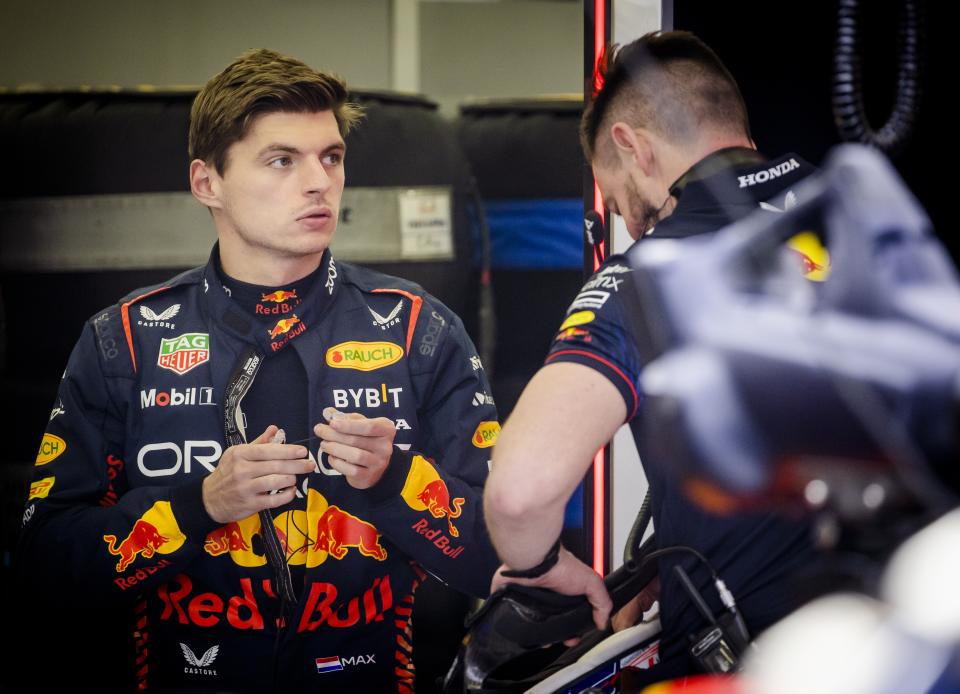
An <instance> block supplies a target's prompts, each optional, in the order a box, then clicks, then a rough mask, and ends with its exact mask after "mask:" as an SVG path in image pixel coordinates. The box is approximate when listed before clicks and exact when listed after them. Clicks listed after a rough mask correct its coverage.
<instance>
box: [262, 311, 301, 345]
mask: <svg viewBox="0 0 960 694" xmlns="http://www.w3.org/2000/svg"><path fill="white" fill-rule="evenodd" d="M299 322H300V319H299V318H297V314H296V313H294V314H293V315H292V316H290V317H289V318H281V319H280V320H278V321H277V324H276V325H275V326H273V328H272V329H271V330H269V331H267V332H269V333H270V337H271V338H272V339H274V340H276V339H277V338H278V337H280V336H281V335H286V334H287V333H288V332H290V330H291V329H292V328H293V326H295V325H296V324H297V323H299Z"/></svg>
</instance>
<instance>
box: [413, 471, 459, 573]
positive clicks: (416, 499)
mask: <svg viewBox="0 0 960 694" xmlns="http://www.w3.org/2000/svg"><path fill="white" fill-rule="evenodd" d="M400 496H401V497H402V498H403V500H404V501H405V502H406V503H407V506H409V507H410V508H412V509H413V510H414V511H426V512H427V513H429V514H430V515H431V516H432V517H433V518H437V519H439V518H446V519H447V530H448V532H449V533H450V536H451V537H460V531H459V530H457V527H456V526H455V525H454V524H453V519H454V518H459V517H460V514H461V513H462V512H463V504H464V503H465V499H464V497H462V496H458V497H455V498H450V490H449V489H448V488H447V483H446V482H444V481H443V480H442V479H441V478H440V475H439V473H437V470H436V468H435V467H433V465H431V464H430V462H429V461H428V460H427V459H426V458H424V457H423V456H419V455H415V456H414V457H413V461H412V463H411V464H410V472H409V473H407V480H406V482H405V483H404V485H403V489H402V490H401V491H400ZM412 527H413V529H414V530H416V531H417V532H418V533H419V534H420V535H423V536H424V537H426V538H427V539H428V540H431V541H432V542H433V544H434V545H435V546H436V547H437V548H438V549H441V550H443V552H444V554H446V555H447V556H450V557H456V556H459V555H460V553H461V552H462V551H463V546H454V545H452V544H451V540H450V538H448V537H446V536H445V535H443V533H442V531H441V530H440V529H431V527H430V522H429V521H428V520H427V519H426V518H424V519H421V520H419V521H417V522H416V523H415V524H414V525H413V526H412Z"/></svg>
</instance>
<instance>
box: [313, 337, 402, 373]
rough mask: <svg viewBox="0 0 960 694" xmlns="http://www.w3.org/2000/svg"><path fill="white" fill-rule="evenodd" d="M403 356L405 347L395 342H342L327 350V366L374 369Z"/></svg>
mask: <svg viewBox="0 0 960 694" xmlns="http://www.w3.org/2000/svg"><path fill="white" fill-rule="evenodd" d="M402 358H403V347H401V346H400V345H398V344H395V343H393V342H341V343H340V344H339V345H334V346H333V347H331V348H330V349H328V350H327V366H329V367H332V368H334V369H356V370H357V371H374V370H376V369H380V368H383V367H384V366H390V364H395V363H397V362H398V361H400V360H401V359H402Z"/></svg>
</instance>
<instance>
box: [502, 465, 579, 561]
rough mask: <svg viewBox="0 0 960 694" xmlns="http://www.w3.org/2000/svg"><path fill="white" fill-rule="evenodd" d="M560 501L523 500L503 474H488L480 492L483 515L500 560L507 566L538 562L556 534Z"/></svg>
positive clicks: (560, 516)
mask: <svg viewBox="0 0 960 694" xmlns="http://www.w3.org/2000/svg"><path fill="white" fill-rule="evenodd" d="M565 505H566V504H565V501H564V500H562V499H561V500H557V501H552V502H551V501H548V500H544V499H537V498H528V499H524V498H522V496H521V495H520V494H518V493H517V491H516V488H515V487H510V486H508V485H507V484H506V483H505V480H504V476H502V475H499V476H498V475H497V474H496V473H495V472H494V473H491V475H490V479H489V481H488V483H487V488H486V491H485V492H484V515H485V517H486V520H487V529H488V530H489V531H490V538H491V539H492V540H493V546H494V547H495V548H496V550H497V554H498V555H499V556H500V560H501V561H502V562H503V563H504V564H506V565H507V566H509V567H510V568H511V569H529V568H530V567H532V566H536V565H537V564H539V563H540V562H541V561H542V560H543V558H544V557H545V556H546V554H547V552H549V551H550V548H551V547H552V546H553V544H554V542H556V540H557V538H558V537H559V536H560V531H561V530H562V528H563V513H564V508H565Z"/></svg>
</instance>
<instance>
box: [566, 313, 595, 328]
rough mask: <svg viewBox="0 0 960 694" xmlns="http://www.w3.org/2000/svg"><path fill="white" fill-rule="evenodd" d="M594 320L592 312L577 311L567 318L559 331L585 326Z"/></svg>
mask: <svg viewBox="0 0 960 694" xmlns="http://www.w3.org/2000/svg"><path fill="white" fill-rule="evenodd" d="M594 318H596V315H594V313H593V311H577V312H576V313H572V314H570V315H569V316H567V320H565V321H563V325H561V326H560V330H561V331H562V330H566V329H567V328H573V327H576V326H578V325H586V324H587V323H590V322H591V321H593V319H594Z"/></svg>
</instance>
